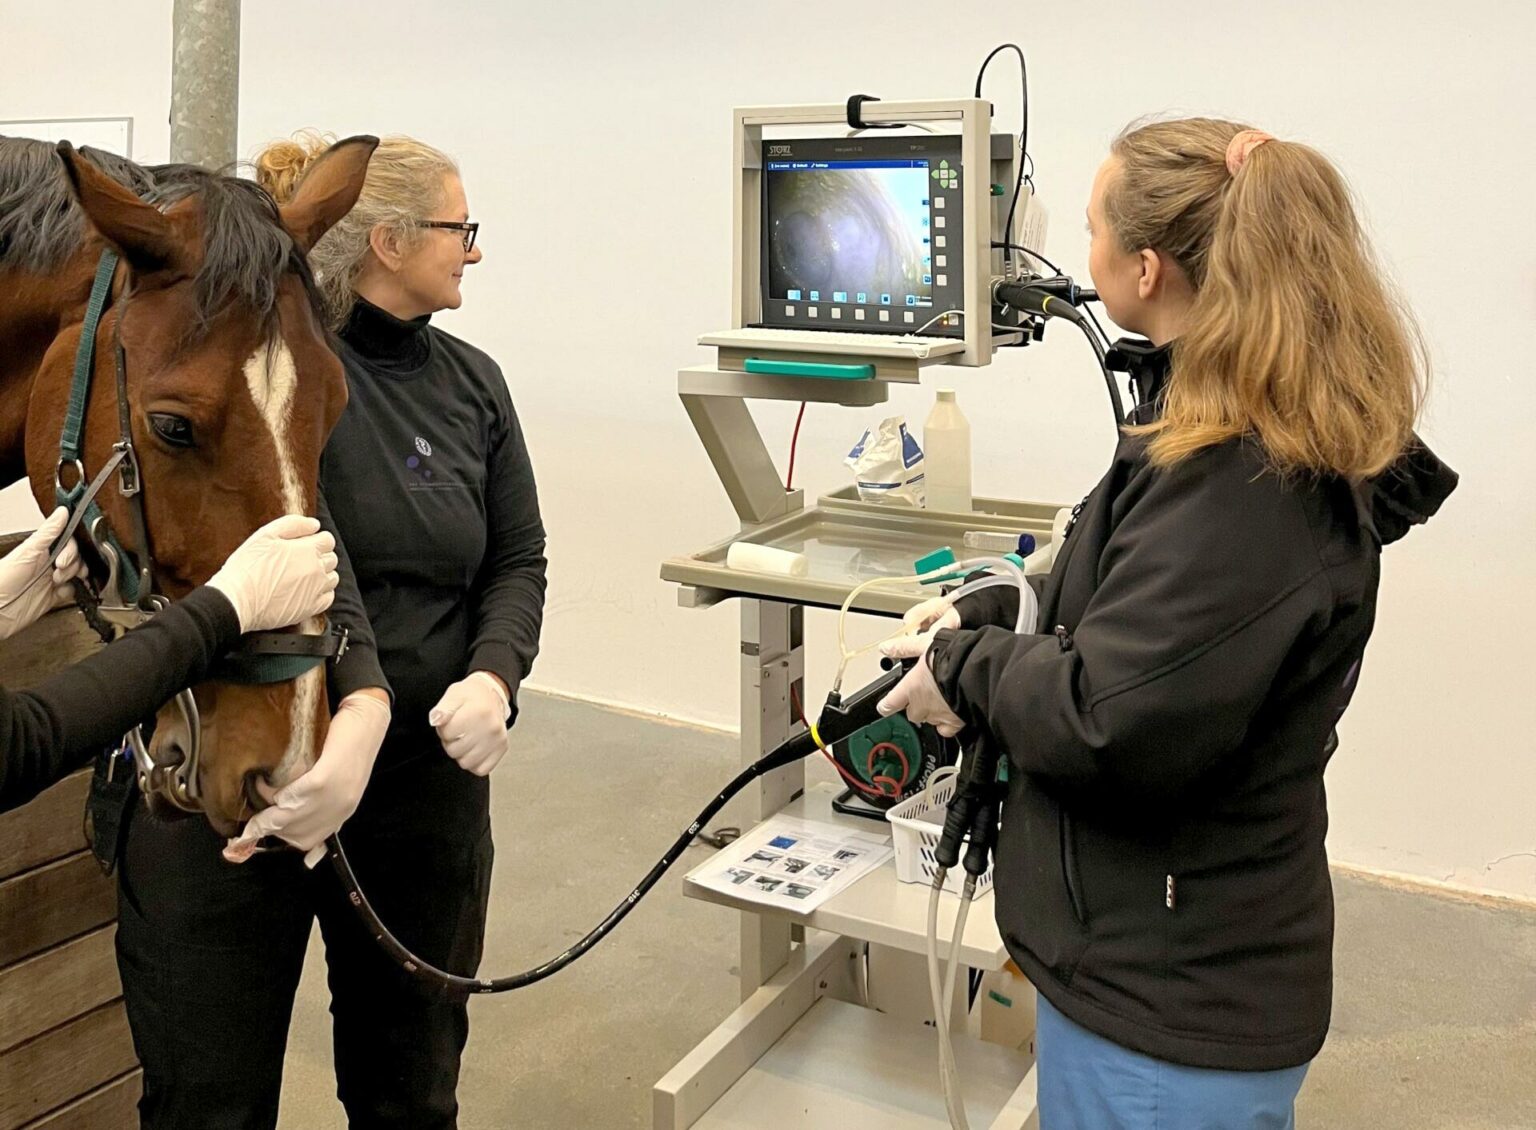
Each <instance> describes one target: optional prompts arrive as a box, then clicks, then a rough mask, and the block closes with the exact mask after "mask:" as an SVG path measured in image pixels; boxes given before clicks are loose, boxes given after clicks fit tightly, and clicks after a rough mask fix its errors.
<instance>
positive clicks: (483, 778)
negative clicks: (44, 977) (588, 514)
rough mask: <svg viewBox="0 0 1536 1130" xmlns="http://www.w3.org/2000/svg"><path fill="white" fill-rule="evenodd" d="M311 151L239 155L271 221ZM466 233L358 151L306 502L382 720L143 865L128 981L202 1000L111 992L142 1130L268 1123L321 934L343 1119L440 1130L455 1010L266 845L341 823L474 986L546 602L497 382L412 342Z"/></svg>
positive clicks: (397, 927) (303, 140)
mask: <svg viewBox="0 0 1536 1130" xmlns="http://www.w3.org/2000/svg"><path fill="white" fill-rule="evenodd" d="M327 144H328V143H327V140H326V139H325V138H324V137H322V136H321V135H319V134H315V133H304V134H300V135H298V136H297V137H296V138H295V139H294V140H291V141H280V142H277V143H274V144H273V145H271V146H269V147H267V149H266V150H265V151H264V152H262V153H261V154H260V155H259V156H258V157H257V159H256V176H257V182H258V183H259V184H261V185H262V186H263V187H264V188H266V189H267V191H268V192H269V193H271V194H272V196H273V197H274V198H275V199H276V200H277V201H278V202H279V203H281V202H282V201H284V200H286V199H287V198H288V197H289V196H290V195H291V194H292V192H293V191H294V189H295V187H296V186H297V185H298V183H299V182H300V181H301V180H302V179H303V177H304V174H305V171H306V170H307V169H308V168H309V166H310V165H311V163H312V162H313V160H314V159H315V158H317V157H318V156H319V155H320V154H321V153H323V152H324V151H325V149H326V147H327ZM476 232H477V225H476V224H474V223H473V222H471V221H470V219H469V207H468V203H467V200H466V197H465V192H464V185H463V182H462V180H461V178H460V175H459V169H458V167H457V166H456V164H455V163H454V162H453V161H452V159H450V158H449V157H447V156H446V155H444V154H443V153H441V152H439V151H438V150H436V149H434V148H432V147H431V146H429V145H426V144H424V143H422V142H420V141H416V140H413V139H411V138H405V137H392V138H386V139H385V140H384V141H383V142H381V143H380V145H379V147H378V148H377V149H376V150H375V151H374V154H373V157H372V160H371V161H370V163H369V166H368V174H367V178H366V180H365V182H364V185H363V190H362V194H361V196H360V197H359V199H358V201H357V204H356V205H355V206H354V208H353V209H352V211H351V212H350V213H349V214H348V215H347V216H346V217H345V218H344V219H343V220H342V221H341V222H340V223H338V224H337V225H336V226H335V227H334V228H332V229H331V230H330V231H329V232H328V233H327V234H326V235H325V237H324V238H323V239H321V240H320V242H319V243H318V244H317V245H316V247H315V248H314V250H313V252H312V253H311V255H310V263H311V266H312V267H313V269H314V274H315V281H316V283H317V285H318V287H319V290H320V292H321V296H322V298H323V300H324V306H325V308H326V312H327V315H328V318H329V320H330V323H331V326H332V328H333V329H334V330H335V331H336V333H337V336H338V346H337V349H338V352H339V353H340V355H341V358H342V362H343V364H344V366H345V369H346V375H347V386H348V393H349V401H348V404H347V408H346V410H345V412H344V413H343V414H342V417H341V420H340V422H339V423H338V424H337V426H336V430H335V431H334V432H333V433H332V435H331V439H330V441H329V443H328V445H327V447H326V450H325V453H324V456H323V458H322V460H321V471H320V484H321V490H322V492H323V494H324V497H325V499H326V501H327V502H328V504H329V508H330V512H331V514H332V517H333V519H334V522H335V527H336V531H337V534H338V535H339V537H340V541H341V544H342V545H344V546H345V548H346V551H347V554H348V556H349V558H350V561H351V565H352V568H353V570H354V572H355V574H356V577H357V582H358V587H359V589H360V590H361V594H362V598H363V603H364V604H365V606H366V609H367V613H368V618H369V620H370V621H371V623H372V626H373V630H374V633H375V636H376V639H377V645H378V658H379V663H380V666H381V667H382V670H383V674H384V676H385V677H386V678H387V680H388V682H389V684H390V689H391V690H392V692H393V695H394V710H393V718H392V722H391V725H390V728H389V731H388V733H387V735H386V736H385V737H384V739H383V744H382V746H380V747H378V748H376V749H374V748H357V749H351V748H341V749H332V748H330V747H329V746H328V747H327V749H326V754H325V756H324V757H323V758H321V759H320V760H319V761H318V762H317V763H316V766H315V768H314V769H312V770H310V771H309V772H308V773H307V774H305V775H304V776H302V777H300V778H298V779H297V780H295V781H294V782H293V783H291V784H290V785H288V786H287V787H285V788H283V789H281V790H279V791H278V792H276V793H275V794H274V795H273V796H272V798H271V800H272V803H271V805H270V807H268V808H266V809H264V810H263V811H261V812H259V813H257V814H256V815H255V816H254V817H252V819H251V820H250V821H249V822H248V823H247V825H246V827H245V829H244V830H243V832H242V833H241V835H240V836H239V837H237V838H236V839H234V840H232V841H230V842H229V843H228V844H227V845H221V844H218V843H216V842H212V841H211V833H210V842H208V843H207V844H205V845H203V847H204V850H201V851H197V852H195V853H193V852H189V851H187V850H179V851H178V852H177V853H175V854H174V856H173V857H171V856H169V855H168V857H167V858H166V859H164V860H161V861H160V864H161V866H160V867H159V868H158V871H159V873H160V874H161V876H162V879H161V881H160V882H158V883H154V884H151V886H152V887H153V890H154V898H153V900H152V901H153V902H154V905H153V906H149V907H142V908H141V909H142V910H143V912H144V914H145V916H146V917H148V918H150V919H151V920H152V921H153V922H154V923H155V925H156V930H155V932H154V936H155V937H157V938H159V939H162V943H163V944H162V945H161V946H160V947H159V952H157V953H155V954H145V955H142V956H143V962H144V964H145V966H146V967H148V969H149V970H150V971H151V972H153V970H154V968H155V966H154V965H153V964H152V963H155V962H158V963H160V965H161V967H162V968H166V967H174V968H178V969H180V968H183V967H184V963H185V962H187V961H189V960H191V961H194V962H196V964H197V967H198V969H199V970H201V971H203V976H202V985H203V988H202V990H201V991H199V992H198V993H196V994H191V995H189V994H176V993H166V992H158V993H157V991H156V986H155V984H154V981H153V978H152V977H151V976H148V975H146V976H144V977H135V976H133V975H131V972H130V974H129V975H126V976H125V977H124V989H125V995H126V996H127V998H128V1008H129V1015H130V1019H131V1020H133V1021H134V1024H133V1028H134V1040H135V1045H136V1047H137V1049H138V1052H139V1058H140V1060H141V1062H142V1063H143V1066H144V1099H143V1100H142V1102H141V1104H140V1111H141V1117H142V1124H143V1125H144V1126H145V1127H150V1128H154V1127H162V1126H163V1127H171V1126H176V1127H183V1126H197V1127H201V1128H212V1127H221V1128H222V1127H229V1128H232V1130H234V1128H238V1130H253V1128H258V1127H260V1128H270V1127H274V1126H275V1125H276V1121H277V1107H278V1096H279V1092H280V1089H281V1082H282V1061H283V1052H284V1047H285V1044H286V1040H287V1031H288V1021H289V1016H290V1013H291V1010H292V1006H293V998H294V992H295V989H296V988H297V985H298V980H299V973H300V969H301V966H302V964H303V957H304V950H305V945H306V943H307V940H308V937H309V932H310V926H311V923H312V921H313V920H314V919H315V918H316V917H318V918H319V922H320V929H321V933H322V935H323V937H324V941H325V951H326V963H327V967H328V971H329V983H330V989H331V1015H332V1017H333V1029H332V1039H333V1044H334V1050H335V1064H336V1080H337V1094H338V1096H339V1097H340V1099H341V1101H342V1103H343V1105H344V1106H345V1107H346V1110H347V1117H348V1120H349V1122H350V1124H351V1125H353V1126H367V1127H369V1128H370V1130H385V1128H394V1127H399V1128H401V1130H404V1128H407V1127H409V1128H410V1130H442V1128H449V1127H454V1126H456V1125H457V1118H458V1101H457V1097H456V1091H457V1086H458V1076H459V1061H460V1056H461V1054H462V1052H463V1049H464V1045H465V1042H466V1040H467V1039H468V1034H469V1016H468V1012H467V1009H466V1007H465V1004H464V1002H463V1000H454V999H449V998H447V997H444V996H441V995H436V994H433V993H431V992H430V991H428V990H425V989H423V988H421V987H419V986H418V985H417V984H416V983H414V982H413V981H411V980H410V979H409V978H408V977H407V976H406V975H405V974H404V973H403V972H402V971H401V970H400V969H399V968H397V967H396V966H395V965H394V964H393V963H392V962H391V961H390V960H389V959H387V958H386V957H385V956H384V953H383V951H382V950H381V949H379V948H378V946H377V944H376V943H375V942H374V940H373V939H372V938H371V937H370V936H369V935H368V934H367V932H366V931H365V930H364V929H363V927H362V926H361V924H360V923H359V921H358V920H357V918H356V916H355V912H354V911H353V909H352V907H351V906H350V905H349V904H348V901H347V898H346V896H345V895H344V893H343V892H342V889H341V888H340V886H339V885H338V883H337V882H336V880H335V878H334V876H333V875H332V874H331V873H330V870H329V868H325V867H322V868H319V869H318V870H316V871H314V872H308V871H306V870H305V868H304V865H303V859H304V857H303V856H301V854H300V853H299V852H295V851H271V852H265V851H259V850H258V849H259V848H264V847H267V846H271V845H276V846H278V847H281V846H283V845H282V844H281V843H280V842H279V841H286V842H287V843H288V844H290V845H292V846H294V847H298V848H300V849H302V850H310V849H312V848H313V846H314V845H315V843H316V842H318V841H317V839H316V836H317V834H318V833H325V834H329V832H330V831H332V830H334V829H335V827H336V826H338V825H339V824H340V823H341V821H342V820H345V825H344V827H342V828H341V841H342V843H343V845H344V846H345V848H346V850H347V854H348V856H349V857H350V859H351V862H352V866H353V868H354V870H355V871H356V873H357V876H358V879H359V880H360V882H361V883H362V886H363V889H364V890H366V891H367V893H368V897H369V899H370V901H371V902H372V903H373V904H374V906H375V908H376V909H377V910H378V911H379V914H380V916H381V917H382V918H383V919H384V921H385V922H386V923H387V924H388V925H389V927H390V929H391V930H393V931H394V932H395V933H396V934H397V935H398V936H399V938H400V940H401V941H403V942H404V943H405V944H406V945H407V946H409V947H410V948H411V949H412V950H413V951H415V952H416V953H418V954H420V955H421V956H422V957H423V958H425V959H426V960H428V961H430V962H431V963H433V964H434V965H437V966H439V967H440V968H444V969H447V970H450V971H452V972H454V973H459V974H465V975H470V974H473V973H474V972H475V971H476V969H477V967H478V965H479V963H480V957H481V949H482V945H483V941H484V935H485V920H486V907H487V903H488V900H489V896H490V879H491V861H492V844H491V829H490V781H489V779H488V775H489V774H490V772H491V770H492V769H493V768H494V767H495V766H496V764H497V762H498V761H500V760H501V758H502V756H503V755H504V754H505V753H506V750H507V730H508V728H509V727H510V726H511V724H512V722H513V720H514V719H515V718H516V714H517V691H518V685H519V684H520V683H521V682H522V680H523V678H524V677H525V676H526V675H527V673H528V670H529V668H530V666H531V665H532V663H533V659H534V655H535V654H536V653H537V651H538V642H539V629H540V625H541V622H542V619H543V605H544V588H545V578H544V573H545V559H544V527H543V523H542V521H541V520H540V516H539V505H538V498H537V494H536V492H535V487H534V478H533V469H532V467H531V465H530V463H529V458H528V451H527V448H526V446H525V445H524V442H523V434H522V429H521V427H520V426H519V424H518V419H517V414H516V412H515V411H514V409H513V407H512V400H511V396H510V394H509V392H508V389H507V383H506V380H505V379H504V378H503V376H502V373H501V369H500V368H499V367H498V366H497V365H496V363H495V362H494V361H492V360H491V358H490V357H488V356H487V355H486V354H485V353H483V352H481V351H480V350H478V349H476V348H475V347H474V346H472V345H469V344H468V343H467V342H464V341H461V340H460V339H458V338H456V337H454V336H452V335H450V334H447V333H444V332H443V331H442V330H441V329H439V328H438V327H436V326H433V325H431V324H430V323H431V319H432V315H433V314H435V313H437V312H438V311H440V310H452V309H457V308H458V306H459V305H460V302H461V300H462V299H461V295H460V285H461V283H462V279H463V274H464V270H465V268H467V267H470V266H472V265H474V264H476V263H478V262H480V259H481V252H480V249H479V248H478V247H476V246H475V235H476ZM354 810H355V811H354ZM321 838H323V836H322V837H321ZM221 847H222V848H223V852H222V855H221V852H220V848H221ZM309 858H311V859H313V858H315V854H314V853H312V854H311V856H310V857H309ZM168 876H169V877H168ZM135 889H136V890H142V887H139V886H136V888H135ZM141 897H142V896H141Z"/></svg>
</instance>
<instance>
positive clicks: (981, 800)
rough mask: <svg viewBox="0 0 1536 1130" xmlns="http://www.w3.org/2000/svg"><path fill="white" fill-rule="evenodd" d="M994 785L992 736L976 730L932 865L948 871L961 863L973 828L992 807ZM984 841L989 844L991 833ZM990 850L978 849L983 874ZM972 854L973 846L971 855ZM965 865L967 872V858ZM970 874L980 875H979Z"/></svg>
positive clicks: (995, 770) (994, 767)
mask: <svg viewBox="0 0 1536 1130" xmlns="http://www.w3.org/2000/svg"><path fill="white" fill-rule="evenodd" d="M996 784H997V746H996V743H995V742H994V741H993V739H992V736H991V735H990V734H989V733H987V732H986V731H985V730H984V729H981V728H979V727H978V728H977V730H976V733H975V735H974V737H973V738H972V740H971V743H970V749H969V750H968V751H967V755H966V758H965V767H964V768H963V769H962V770H961V772H960V778H959V780H958V781H956V783H955V795H954V798H953V799H952V800H950V802H949V810H948V812H947V813H946V815H945V817H944V831H943V832H942V833H941V834H940V836H939V843H938V846H937V847H936V848H934V851H933V858H934V862H935V863H937V864H938V865H939V866H940V867H943V868H945V869H948V868H951V867H954V866H955V865H956V864H957V863H959V862H960V847H961V845H962V844H963V843H964V842H965V840H966V837H967V835H968V834H970V833H971V832H972V830H973V829H974V828H979V827H981V822H982V821H983V819H984V818H985V816H986V814H987V811H988V810H989V809H990V808H991V807H992V805H993V803H995V796H996V788H995V786H996ZM983 838H984V839H987V840H989V839H990V833H988V834H987V835H986V836H985V837H983ZM990 847H991V844H990V842H988V843H986V844H985V846H984V847H982V848H981V851H982V853H983V854H982V856H981V859H982V864H981V870H982V871H985V870H986V855H985V852H986V851H987V850H988V849H990ZM975 850H976V848H975V847H974V846H973V848H972V851H973V852H974V851H975ZM967 863H968V866H967V870H968V871H969V857H968V860H967ZM970 873H971V874H980V872H979V871H977V872H970Z"/></svg>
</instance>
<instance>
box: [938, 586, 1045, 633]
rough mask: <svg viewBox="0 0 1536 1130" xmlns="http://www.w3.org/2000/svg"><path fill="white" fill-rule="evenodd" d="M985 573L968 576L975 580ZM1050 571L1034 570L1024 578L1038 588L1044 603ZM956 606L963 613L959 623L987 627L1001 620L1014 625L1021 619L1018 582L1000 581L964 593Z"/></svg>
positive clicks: (1038, 593)
mask: <svg viewBox="0 0 1536 1130" xmlns="http://www.w3.org/2000/svg"><path fill="white" fill-rule="evenodd" d="M985 575H986V574H984V573H975V574H973V575H972V576H970V577H968V578H966V579H967V580H976V579H977V578H979V577H982V576H985ZM1049 575H1050V574H1048V573H1033V574H1031V575H1029V576H1027V577H1025V578H1024V580H1025V581H1027V582H1028V583H1029V587H1030V588H1032V589H1034V590H1035V600H1036V601H1037V602H1040V603H1044V600H1045V579H1046V577H1048V576H1049ZM955 609H956V610H957V611H958V612H959V613H960V626H961V627H962V628H984V627H986V626H987V625H988V624H1001V625H1003V626H1004V627H1007V628H1012V627H1013V625H1014V624H1016V623H1018V620H1019V589H1018V586H1017V585H997V586H996V587H995V588H989V589H982V590H981V591H980V592H978V593H972V594H971V595H969V596H966V597H962V598H961V599H959V600H957V601H955Z"/></svg>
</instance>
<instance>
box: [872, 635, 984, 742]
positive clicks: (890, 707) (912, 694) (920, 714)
mask: <svg viewBox="0 0 1536 1130" xmlns="http://www.w3.org/2000/svg"><path fill="white" fill-rule="evenodd" d="M920 638H921V637H920ZM932 642H933V641H932V639H931V638H930V639H928V643H932ZM875 709H876V710H878V711H879V712H880V715H881V717H885V716H887V715H891V714H895V713H896V712H897V711H898V710H904V711H906V714H907V721H909V722H912V723H914V724H921V723H924V722H926V723H928V724H929V725H931V726H933V727H934V728H935V729H937V730H938V731H939V733H940V734H942V735H943V736H944V737H946V738H952V737H954V736H955V735H956V734H958V733H959V732H960V731H961V730H963V729H965V721H964V720H963V719H962V718H961V717H960V716H959V715H958V714H956V713H955V712H954V711H953V710H951V709H950V708H949V703H947V702H945V701H944V695H943V694H942V693H940V691H939V684H938V683H937V682H936V681H935V680H934V677H933V671H932V670H931V669H930V668H929V666H928V644H927V643H925V644H924V645H923V650H922V653H921V654H920V655H919V656H918V660H917V664H916V665H915V666H914V667H913V668H912V670H910V671H908V672H907V674H906V677H905V678H904V679H902V680H901V682H899V683H897V684H896V686H895V687H894V688H893V689H892V690H891V693H890V694H888V695H886V696H885V697H884V698H882V699H881V700H880V701H879V702H877V703H876V704H875Z"/></svg>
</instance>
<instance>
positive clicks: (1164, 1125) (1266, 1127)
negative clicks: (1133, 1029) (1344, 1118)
mask: <svg viewBox="0 0 1536 1130" xmlns="http://www.w3.org/2000/svg"><path fill="white" fill-rule="evenodd" d="M1038 1000H1039V1009H1038V1019H1037V1021H1036V1025H1037V1027H1036V1032H1035V1052H1036V1056H1037V1058H1038V1061H1039V1075H1038V1078H1039V1081H1040V1090H1039V1105H1040V1130H1294V1128H1295V1126H1296V1113H1295V1102H1296V1093H1297V1092H1298V1091H1300V1090H1301V1081H1302V1080H1303V1079H1304V1078H1306V1075H1307V1068H1308V1067H1309V1066H1310V1064H1305V1063H1304V1064H1302V1065H1301V1066H1300V1067H1288V1068H1285V1069H1284V1070H1281V1071H1212V1070H1209V1069H1207V1068H1201V1067H1181V1066H1179V1065H1178V1064H1176V1063H1165V1062H1163V1061H1162V1060H1158V1059H1153V1058H1152V1057H1151V1056H1145V1055H1142V1054H1141V1053H1139V1052H1133V1051H1129V1050H1127V1049H1126V1048H1122V1047H1121V1046H1120V1045H1119V1044H1115V1043H1112V1042H1110V1041H1109V1040H1106V1039H1104V1037H1102V1036H1096V1035H1094V1034H1093V1033H1092V1032H1090V1031H1088V1029H1086V1028H1084V1027H1082V1026H1081V1025H1078V1024H1075V1023H1073V1022H1072V1021H1070V1020H1068V1019H1067V1018H1066V1017H1065V1016H1063V1015H1062V1014H1061V1013H1060V1012H1058V1011H1056V1009H1054V1008H1052V1007H1051V1004H1050V1002H1049V1001H1047V1000H1046V999H1045V997H1043V996H1041V997H1039V998H1038Z"/></svg>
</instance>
